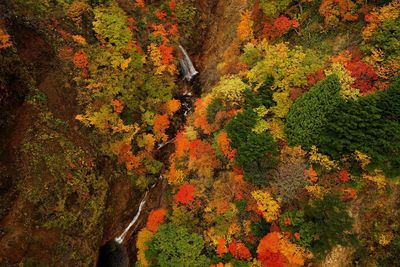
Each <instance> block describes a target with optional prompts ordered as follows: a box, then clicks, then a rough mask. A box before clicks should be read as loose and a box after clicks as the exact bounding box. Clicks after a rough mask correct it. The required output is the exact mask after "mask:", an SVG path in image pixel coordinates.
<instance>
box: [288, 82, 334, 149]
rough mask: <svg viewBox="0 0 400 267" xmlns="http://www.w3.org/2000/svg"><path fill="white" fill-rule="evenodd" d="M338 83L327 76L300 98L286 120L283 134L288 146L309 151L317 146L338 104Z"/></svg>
mask: <svg viewBox="0 0 400 267" xmlns="http://www.w3.org/2000/svg"><path fill="white" fill-rule="evenodd" d="M339 91H340V83H339V79H338V77H337V76H333V75H332V76H329V77H327V78H326V79H325V80H323V81H320V82H319V83H317V84H316V85H315V86H313V87H312V88H311V89H310V91H308V92H307V93H305V94H303V95H302V96H300V97H299V98H298V99H297V101H296V102H294V104H293V106H292V107H291V109H290V111H289V114H288V115H287V118H286V123H285V132H286V134H287V136H288V139H289V144H290V145H297V144H300V145H301V146H302V147H303V148H306V149H310V147H311V146H312V145H313V144H317V143H318V140H319V138H320V135H321V132H322V131H323V130H324V127H325V125H326V123H327V121H328V118H329V117H330V115H331V114H332V113H333V112H334V111H335V110H337V107H338V105H339V103H340V97H339Z"/></svg>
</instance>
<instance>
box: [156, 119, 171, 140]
mask: <svg viewBox="0 0 400 267" xmlns="http://www.w3.org/2000/svg"><path fill="white" fill-rule="evenodd" d="M169 124H170V122H169V118H168V115H167V114H164V115H159V114H157V115H156V116H154V122H153V132H154V135H155V137H156V139H157V140H162V141H164V142H165V141H167V139H168V136H167V135H166V134H165V130H167V129H168V128H169Z"/></svg>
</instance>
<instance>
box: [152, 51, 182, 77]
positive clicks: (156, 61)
mask: <svg viewBox="0 0 400 267" xmlns="http://www.w3.org/2000/svg"><path fill="white" fill-rule="evenodd" d="M148 51H149V54H150V59H151V61H152V62H153V65H154V67H155V74H156V75H161V74H163V73H165V72H166V73H169V74H171V75H174V74H175V72H176V66H175V65H174V64H169V65H165V64H163V63H162V54H161V51H160V49H159V47H157V46H156V45H155V44H153V43H152V44H150V45H149V46H148Z"/></svg>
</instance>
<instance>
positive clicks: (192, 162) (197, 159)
mask: <svg viewBox="0 0 400 267" xmlns="http://www.w3.org/2000/svg"><path fill="white" fill-rule="evenodd" d="M219 165H220V162H219V161H218V159H217V157H216V155H215V152H214V149H213V148H212V146H211V144H209V143H208V142H206V141H202V140H199V139H197V140H193V141H190V145H189V162H188V168H189V169H190V170H192V171H196V172H197V174H198V175H199V176H200V177H204V178H210V177H212V174H213V172H214V169H215V168H217V167H218V166H219Z"/></svg>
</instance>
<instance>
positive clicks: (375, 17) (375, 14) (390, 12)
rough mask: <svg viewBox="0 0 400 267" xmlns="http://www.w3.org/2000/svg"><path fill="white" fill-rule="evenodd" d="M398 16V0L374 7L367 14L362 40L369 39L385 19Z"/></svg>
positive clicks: (392, 18)
mask: <svg viewBox="0 0 400 267" xmlns="http://www.w3.org/2000/svg"><path fill="white" fill-rule="evenodd" d="M399 16H400V0H395V1H392V2H390V3H388V4H387V5H385V6H383V7H381V8H376V9H375V10H374V11H372V12H371V13H370V15H369V21H368V24H367V26H365V27H364V29H363V31H362V35H363V38H364V40H369V39H370V38H371V36H372V34H373V33H374V32H375V30H376V29H377V28H378V27H379V24H380V23H381V22H382V21H385V20H394V19H397V18H398V17H399Z"/></svg>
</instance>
